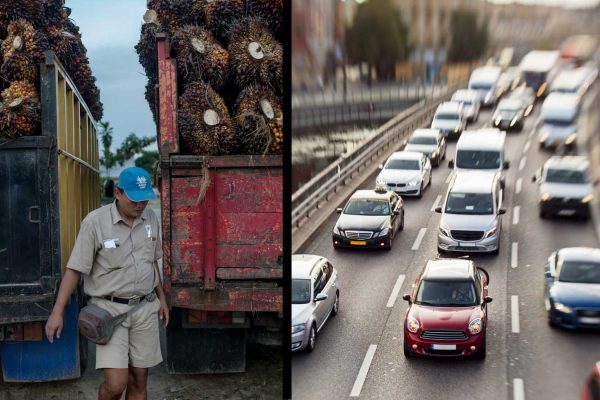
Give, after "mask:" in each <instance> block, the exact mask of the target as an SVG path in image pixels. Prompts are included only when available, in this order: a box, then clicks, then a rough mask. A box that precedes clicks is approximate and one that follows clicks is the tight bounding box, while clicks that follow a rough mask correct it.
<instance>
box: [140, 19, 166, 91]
mask: <svg viewBox="0 0 600 400" xmlns="http://www.w3.org/2000/svg"><path fill="white" fill-rule="evenodd" d="M150 11H153V10H150ZM158 32H160V26H159V25H157V24H156V23H155V22H147V23H145V24H143V25H142V31H141V34H140V41H139V42H138V44H136V45H135V50H136V52H137V53H138V60H139V62H140V64H141V66H142V67H143V68H144V71H146V76H147V77H148V79H151V80H157V79H158V63H157V56H156V34H157V33H158Z"/></svg>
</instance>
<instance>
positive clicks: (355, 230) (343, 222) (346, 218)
mask: <svg viewBox="0 0 600 400" xmlns="http://www.w3.org/2000/svg"><path fill="white" fill-rule="evenodd" d="M337 212H338V213H340V214H341V215H340V217H339V219H338V221H337V223H336V224H335V226H334V228H333V232H332V239H333V247H362V248H382V249H386V250H389V249H391V248H392V243H393V240H394V236H395V235H396V233H397V232H398V231H401V230H402V229H404V201H403V200H402V198H401V197H400V196H398V195H397V194H396V193H394V192H388V191H387V190H386V189H378V190H357V191H356V192H355V193H354V194H353V195H352V197H350V199H349V200H348V202H347V203H346V206H345V207H344V208H343V209H341V208H338V209H337Z"/></svg>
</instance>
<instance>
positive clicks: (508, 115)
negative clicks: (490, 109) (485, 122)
mask: <svg viewBox="0 0 600 400" xmlns="http://www.w3.org/2000/svg"><path fill="white" fill-rule="evenodd" d="M517 114H518V111H497V112H496V113H495V114H494V115H493V116H492V121H496V119H497V118H498V117H500V120H501V121H512V119H513V118H514V117H516V116H517Z"/></svg>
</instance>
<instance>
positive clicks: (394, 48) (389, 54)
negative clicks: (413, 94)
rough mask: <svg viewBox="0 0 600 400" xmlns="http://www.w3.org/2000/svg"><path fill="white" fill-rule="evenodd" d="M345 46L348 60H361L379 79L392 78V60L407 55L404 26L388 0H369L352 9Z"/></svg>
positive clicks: (398, 59) (358, 61) (394, 6)
mask: <svg viewBox="0 0 600 400" xmlns="http://www.w3.org/2000/svg"><path fill="white" fill-rule="evenodd" d="M346 48H347V52H348V58H349V60H350V62H351V63H354V64H356V63H362V62H365V63H367V64H368V65H369V70H370V69H371V67H374V68H375V70H376V71H377V76H378V78H379V79H382V80H389V79H393V78H394V76H395V67H396V63H397V62H400V61H405V60H406V59H407V58H408V56H409V55H410V50H411V49H410V46H409V44H408V29H407V27H406V25H405V24H404V22H403V21H402V17H401V15H400V11H399V10H398V8H397V7H396V5H395V3H394V2H393V1H392V0H369V1H367V2H364V3H362V4H360V5H359V6H358V8H357V10H356V14H355V17H354V21H353V23H352V27H351V28H350V29H349V30H348V31H347V36H346Z"/></svg>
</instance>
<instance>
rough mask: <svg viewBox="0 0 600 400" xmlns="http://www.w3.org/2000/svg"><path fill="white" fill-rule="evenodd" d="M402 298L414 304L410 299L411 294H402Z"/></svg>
mask: <svg viewBox="0 0 600 400" xmlns="http://www.w3.org/2000/svg"><path fill="white" fill-rule="evenodd" d="M402 298H403V299H404V300H406V301H408V304H412V302H411V301H410V294H405V295H404V296H402Z"/></svg>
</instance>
